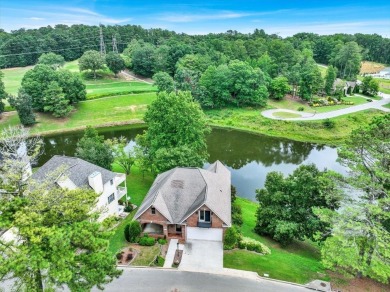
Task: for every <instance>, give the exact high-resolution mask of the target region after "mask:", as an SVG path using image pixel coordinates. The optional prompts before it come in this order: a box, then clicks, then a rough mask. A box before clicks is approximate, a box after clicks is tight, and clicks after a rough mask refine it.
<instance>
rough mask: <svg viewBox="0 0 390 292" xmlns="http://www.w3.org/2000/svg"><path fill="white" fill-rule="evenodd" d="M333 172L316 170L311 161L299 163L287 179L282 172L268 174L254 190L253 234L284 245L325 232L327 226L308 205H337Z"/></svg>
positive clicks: (338, 197)
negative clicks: (257, 203)
mask: <svg viewBox="0 0 390 292" xmlns="http://www.w3.org/2000/svg"><path fill="white" fill-rule="evenodd" d="M334 175H335V174H334V173H332V172H328V171H319V170H318V169H317V168H316V166H315V165H314V164H311V165H301V166H300V167H298V168H297V169H296V170H295V171H294V172H293V173H292V174H291V175H289V176H288V177H287V178H284V177H283V174H282V173H278V172H270V173H268V175H267V178H266V181H265V188H264V189H261V190H257V191H256V198H257V200H258V202H259V207H258V209H257V213H256V216H257V221H256V227H255V231H256V233H258V234H261V235H269V236H271V237H272V238H273V239H275V240H276V241H279V242H280V243H281V244H283V245H287V244H289V243H291V242H292V241H293V240H294V239H298V240H304V239H305V238H310V239H314V235H315V234H316V233H317V232H320V233H326V232H327V231H329V225H328V224H325V223H323V222H321V220H320V219H319V217H317V216H316V215H315V214H314V213H313V211H312V208H313V207H324V208H329V209H331V210H335V209H337V208H338V207H339V202H340V199H341V195H340V192H339V191H338V189H337V184H336V183H335V182H334V177H333V176H334Z"/></svg>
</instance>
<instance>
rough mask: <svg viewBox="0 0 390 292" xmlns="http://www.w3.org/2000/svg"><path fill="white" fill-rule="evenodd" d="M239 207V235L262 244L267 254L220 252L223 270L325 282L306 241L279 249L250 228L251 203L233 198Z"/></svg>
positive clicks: (311, 246)
mask: <svg viewBox="0 0 390 292" xmlns="http://www.w3.org/2000/svg"><path fill="white" fill-rule="evenodd" d="M237 202H238V204H239V205H240V206H241V208H242V213H243V214H242V215H243V219H244V224H243V226H242V228H241V231H242V234H243V236H246V237H250V238H253V239H256V240H258V241H260V242H263V243H264V244H266V245H267V246H268V247H269V248H270V249H271V254H270V255H265V256H262V255H259V254H256V253H253V252H249V251H245V250H233V251H227V252H225V253H224V267H226V268H232V269H240V270H247V271H254V272H257V273H258V274H259V275H260V276H263V275H264V274H269V276H270V277H271V278H274V279H279V280H284V281H290V282H295V283H301V284H305V283H308V282H310V281H311V280H314V279H323V280H329V277H328V275H327V273H326V271H325V269H324V268H323V266H322V264H321V262H320V253H319V249H318V248H317V247H316V246H315V245H314V244H312V243H309V242H296V243H294V244H292V245H290V246H288V247H287V248H282V247H281V246H280V245H279V244H278V243H277V242H275V241H274V240H272V239H269V238H266V237H263V236H259V235H258V234H256V233H255V232H254V231H253V229H254V227H255V225H256V217H255V214H256V209H257V204H256V203H255V202H252V201H249V200H246V199H243V198H237Z"/></svg>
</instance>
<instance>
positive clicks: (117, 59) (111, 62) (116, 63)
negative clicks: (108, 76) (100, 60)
mask: <svg viewBox="0 0 390 292" xmlns="http://www.w3.org/2000/svg"><path fill="white" fill-rule="evenodd" d="M106 64H107V67H108V69H110V70H111V71H112V72H114V74H115V77H116V76H117V74H118V73H119V72H120V71H122V70H124V69H125V61H124V60H123V59H122V57H121V56H120V55H119V54H118V53H115V52H109V53H108V54H107V55H106Z"/></svg>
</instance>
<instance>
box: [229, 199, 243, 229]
mask: <svg viewBox="0 0 390 292" xmlns="http://www.w3.org/2000/svg"><path fill="white" fill-rule="evenodd" d="M232 221H233V224H234V225H238V226H241V225H242V223H243V220H242V210H241V206H240V205H238V204H237V203H236V202H234V203H233V204H232Z"/></svg>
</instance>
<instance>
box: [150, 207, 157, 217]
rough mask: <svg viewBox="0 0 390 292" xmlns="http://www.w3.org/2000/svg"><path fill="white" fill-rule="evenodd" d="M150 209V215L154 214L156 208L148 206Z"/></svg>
mask: <svg viewBox="0 0 390 292" xmlns="http://www.w3.org/2000/svg"><path fill="white" fill-rule="evenodd" d="M150 211H151V212H152V215H155V214H156V208H154V207H152V208H150Z"/></svg>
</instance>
